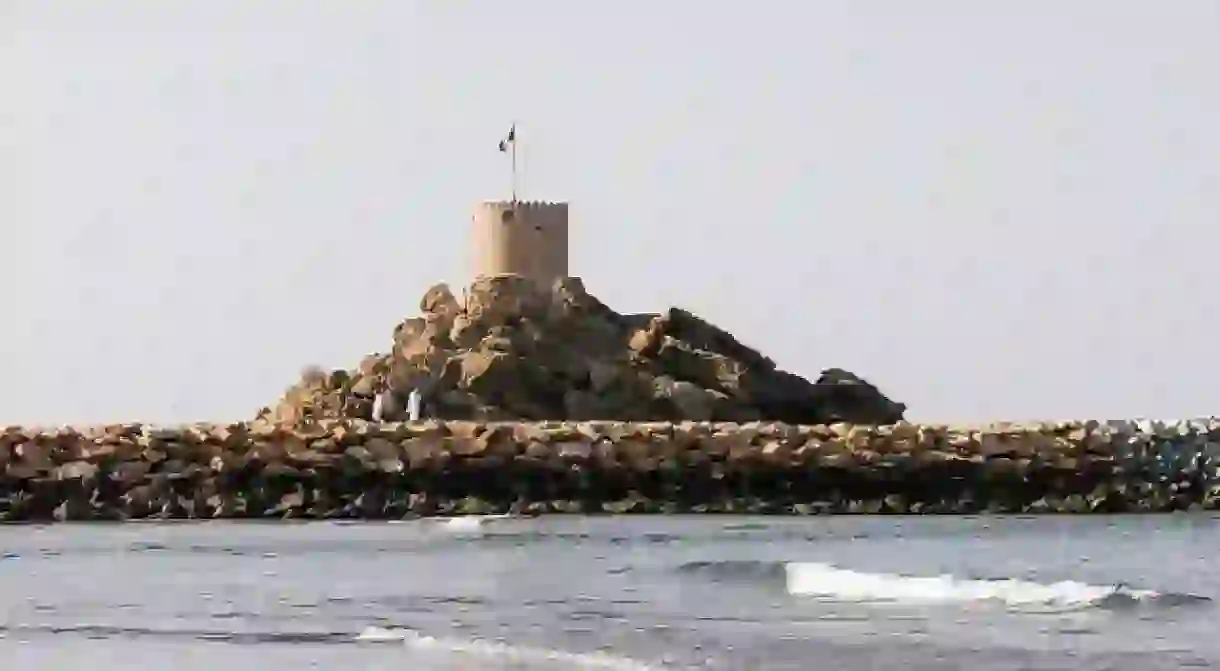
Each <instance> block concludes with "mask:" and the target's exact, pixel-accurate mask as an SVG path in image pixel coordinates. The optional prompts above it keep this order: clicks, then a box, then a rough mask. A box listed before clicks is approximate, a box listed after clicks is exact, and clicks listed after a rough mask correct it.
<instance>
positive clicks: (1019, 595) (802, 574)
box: [784, 562, 1159, 608]
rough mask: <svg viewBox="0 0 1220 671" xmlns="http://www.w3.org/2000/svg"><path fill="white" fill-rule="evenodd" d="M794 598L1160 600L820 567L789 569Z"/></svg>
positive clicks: (1074, 585)
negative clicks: (1118, 597)
mask: <svg viewBox="0 0 1220 671" xmlns="http://www.w3.org/2000/svg"><path fill="white" fill-rule="evenodd" d="M784 573H785V577H786V580H787V587H788V593H789V594H793V595H799V596H812V597H820V598H822V599H824V600H828V601H841V602H857V603H899V604H901V603H910V604H954V603H969V602H975V601H991V602H998V603H1003V604H1006V605H1008V606H1014V607H1021V606H1054V607H1061V608H1073V607H1083V606H1089V605H1091V604H1095V603H1097V602H1099V601H1101V600H1102V599H1105V598H1107V597H1110V596H1113V595H1115V594H1122V595H1124V596H1126V597H1128V598H1132V599H1137V600H1142V599H1150V598H1155V597H1157V596H1159V595H1158V594H1157V593H1156V592H1152V591H1148V590H1126V589H1120V587H1119V586H1117V585H1089V584H1086V583H1081V582H1073V581H1062V582H1055V583H1048V584H1042V583H1037V582H1030V581H1027V580H1017V579H1012V578H1008V579H1000V580H966V579H961V578H956V577H954V576H952V575H939V576H932V577H915V576H903V575H896V574H891V573H860V572H856V571H850V570H847V569H841V568H836V567H834V566H832V565H830V564H822V563H816V562H789V563H787V564H785V565H784Z"/></svg>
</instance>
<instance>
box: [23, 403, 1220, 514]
mask: <svg viewBox="0 0 1220 671" xmlns="http://www.w3.org/2000/svg"><path fill="white" fill-rule="evenodd" d="M1191 509H1210V510H1215V509H1220V420H1216V419H1209V420H1197V421H1184V422H1173V423H1161V422H1109V423H1099V422H1084V423H1059V424H1040V425H1036V426H1006V425H994V426H987V427H978V428H952V427H945V426H921V425H913V424H905V423H899V424H894V425H884V426H858V425H845V424H836V425H830V426H794V425H788V424H781V423H749V424H725V423H712V422H705V423H698V422H678V423H673V422H656V423H627V422H611V421H604V422H503V423H494V422H492V423H488V422H472V421H435V420H432V421H424V422H413V423H373V422H367V421H361V420H350V419H343V420H333V421H324V422H318V423H316V424H312V425H308V426H301V427H295V428H289V427H285V426H279V425H275V424H272V423H268V422H252V423H240V424H232V425H191V426H181V427H173V428H159V427H152V426H145V425H139V424H124V425H113V426H103V427H90V428H61V429H33V428H24V427H0V519H3V520H7V521H52V520H124V519H139V518H173V519H189V518H268V517H270V518H313V519H324V518H359V519H401V518H404V517H412V516H429V515H449V514H482V513H494V512H513V513H523V514H533V513H550V512H570V513H771V514H818V513H892V514H919V513H1060V512H1063V513H1090V512H1168V511H1175V510H1191Z"/></svg>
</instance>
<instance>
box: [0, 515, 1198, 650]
mask: <svg viewBox="0 0 1220 671" xmlns="http://www.w3.org/2000/svg"><path fill="white" fill-rule="evenodd" d="M0 668H9V669H21V670H22V671H34V670H36V669H46V670H47V671H51V670H54V671H64V670H68V669H88V670H97V671H110V670H114V671H118V670H122V671H133V670H138V669H150V670H151V669H158V670H162V669H175V670H177V671H189V670H192V669H198V670H200V671H203V670H207V671H215V670H216V669H225V670H226V671H264V670H265V669H270V668H280V669H343V670H360V669H367V670H373V669H378V670H382V669H384V670H391V669H392V670H395V671H404V670H408V669H409V670H412V671H414V670H423V671H427V670H447V671H448V670H459V669H460V670H470V669H521V670H531V671H533V670H538V671H541V670H544V669H563V670H567V669H605V670H610V671H650V670H654V669H655V670H663V669H727V670H735V671H737V670H740V671H746V670H754V669H767V670H770V669H774V670H776V671H779V670H787V669H793V670H796V669H800V670H806V669H829V670H834V671H839V670H842V671H855V670H861V671H863V670H865V669H867V670H870V671H876V670H879V669H894V670H899V669H902V670H919V669H927V670H931V669H963V670H965V669H970V670H974V671H1001V670H1003V671H1017V670H1025V671H1032V670H1042V669H1045V670H1050V669H1065V670H1068V669H1070V670H1073V671H1075V670H1081V669H1098V670H1100V669H1113V670H1131V671H1156V670H1158V669H1187V668H1196V669H1201V668H1220V524H1218V519H1217V518H1216V517H1213V516H1208V515H1203V514H1181V515H1164V516H1125V517H1123V516H1116V517H1105V516H1080V517H1075V516H1071V517H1069V516H1062V517H1058V516H1057V517H888V516H885V517H882V516H878V517H805V518H794V517H730V516H692V517H681V516H676V517H665V516H623V517H574V516H551V517H546V516H544V517H537V518H510V517H494V516H492V517H464V518H451V519H431V520H417V521H403V522H397V523H394V522H391V523H356V522H352V523H348V522H299V523H298V522H275V523H259V522H249V523H242V522H219V521H217V522H182V523H129V524H116V525H75V524H61V525H48V526H6V527H0Z"/></svg>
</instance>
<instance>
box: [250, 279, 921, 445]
mask: <svg viewBox="0 0 1220 671" xmlns="http://www.w3.org/2000/svg"><path fill="white" fill-rule="evenodd" d="M419 308H420V312H421V315H420V316H418V317H413V318H410V319H407V320H405V321H403V322H402V323H401V324H399V325H398V326H397V327H396V328H395V329H394V334H393V344H392V347H391V348H390V351H389V352H388V353H384V354H373V355H370V356H368V357H366V358H365V359H364V361H363V362H362V363H361V364H360V366H358V367H357V368H356V369H354V370H336V371H332V372H330V373H325V372H323V371H320V370H316V369H315V370H310V371H307V372H306V373H305V374H304V375H303V376H302V379H301V381H300V382H299V383H298V384H296V385H295V386H293V387H292V388H290V389H289V390H288V392H287V393H286V394H285V395H284V397H283V398H282V399H281V400H280V402H279V403H278V404H277V405H275V406H274V407H272V408H267V409H265V410H264V411H263V412H262V413H261V414H260V417H261V418H263V419H267V420H270V421H273V422H276V423H280V424H287V425H294V424H299V423H301V422H311V421H319V420H327V419H338V418H353V419H370V418H372V416H373V411H374V405H375V402H376V400H377V398H378V396H380V397H381V403H380V409H381V415H382V418H383V419H388V420H397V419H403V418H404V416H405V412H406V399H407V396H408V394H409V393H410V392H411V390H415V389H418V390H419V391H420V392H421V394H422V396H423V399H424V410H425V414H426V415H427V416H430V417H437V418H446V419H470V420H478V421H494V420H509V419H526V420H595V419H606V420H609V419H613V420H622V421H680V420H692V421H712V420H716V421H735V422H748V421H760V420H768V421H783V422H789V423H800V424H816V423H831V422H837V421H847V422H853V423H859V424H884V423H893V422H897V421H899V420H901V419H902V417H903V412H904V410H905V406H903V405H902V404H901V403H896V402H894V401H892V400H890V399H888V398H886V397H885V395H884V394H882V393H881V392H880V391H879V390H878V389H877V388H876V387H874V386H872V385H870V384H868V383H867V382H865V381H864V380H862V379H860V378H859V377H856V376H855V375H853V374H851V373H848V372H846V371H843V370H840V369H829V370H827V371H825V372H824V373H823V374H822V376H821V377H820V378H819V379H818V380H817V381H816V382H809V381H807V380H805V379H803V378H801V377H799V376H797V375H794V374H792V373H788V372H785V371H783V370H780V369H779V368H777V367H776V364H775V363H774V362H773V361H771V360H770V359H768V358H767V357H765V356H763V355H762V354H760V353H759V352H757V351H755V350H753V349H751V348H749V347H747V346H745V345H743V344H742V343H740V342H738V341H737V339H736V338H734V337H733V336H732V335H731V334H730V333H728V332H726V331H724V330H721V329H719V328H717V327H715V326H713V325H711V324H709V323H707V322H706V321H704V320H702V319H700V318H699V317H697V316H695V315H693V314H691V313H689V312H687V311H685V310H680V309H677V308H673V309H670V310H669V311H668V312H666V313H664V314H656V315H622V314H619V313H617V312H615V311H613V310H611V309H610V308H609V307H607V306H606V305H604V304H603V303H602V302H601V301H599V300H597V299H596V298H594V297H593V296H591V295H590V294H589V293H588V292H587V291H586V290H585V288H584V285H583V284H582V282H581V281H580V279H578V278H567V279H564V280H560V281H558V282H557V283H556V284H555V286H554V287H553V288H552V289H551V290H550V291H540V290H538V289H537V288H536V286H535V285H534V284H533V283H531V282H529V281H528V280H525V279H524V278H520V277H516V276H499V277H486V278H480V279H479V280H476V281H475V282H474V283H473V284H472V285H471V286H470V287H469V289H468V290H467V292H466V294H465V298H464V300H463V301H459V300H458V299H457V298H456V297H455V296H454V295H453V294H452V292H451V291H450V290H449V288H448V287H447V286H445V285H443V284H441V285H437V286H434V287H432V288H431V289H429V290H428V291H427V293H426V294H425V295H424V297H423V300H422V301H421V302H420V306H419Z"/></svg>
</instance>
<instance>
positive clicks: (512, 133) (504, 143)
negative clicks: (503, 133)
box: [500, 124, 517, 151]
mask: <svg viewBox="0 0 1220 671" xmlns="http://www.w3.org/2000/svg"><path fill="white" fill-rule="evenodd" d="M516 141H517V124H513V125H512V128H509V129H508V137H506V138H504V139H503V140H500V151H508V145H510V144H512V143H515V142H516Z"/></svg>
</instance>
